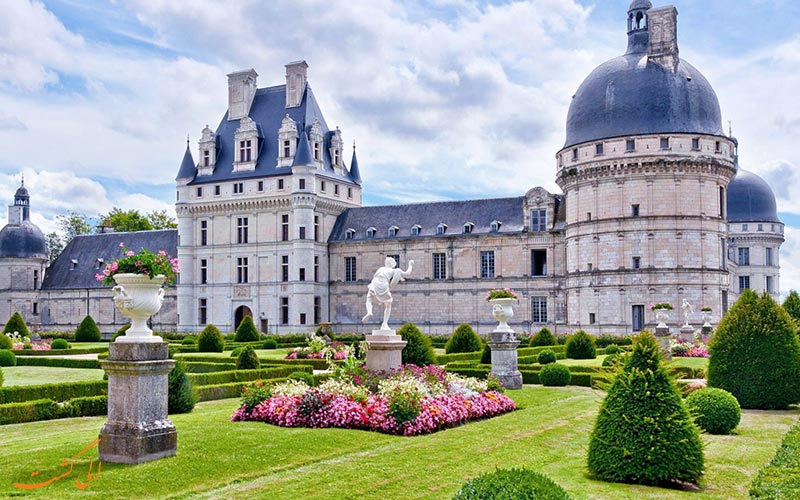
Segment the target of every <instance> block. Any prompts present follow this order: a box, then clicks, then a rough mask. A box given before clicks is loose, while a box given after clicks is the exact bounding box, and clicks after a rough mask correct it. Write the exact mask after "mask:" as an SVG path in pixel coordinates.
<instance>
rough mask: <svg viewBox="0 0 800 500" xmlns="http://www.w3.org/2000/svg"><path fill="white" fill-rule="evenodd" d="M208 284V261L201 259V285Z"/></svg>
mask: <svg viewBox="0 0 800 500" xmlns="http://www.w3.org/2000/svg"><path fill="white" fill-rule="evenodd" d="M206 283H208V259H200V284H201V285H205V284H206Z"/></svg>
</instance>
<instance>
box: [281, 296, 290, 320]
mask: <svg viewBox="0 0 800 500" xmlns="http://www.w3.org/2000/svg"><path fill="white" fill-rule="evenodd" d="M281 324H282V325H288V324H289V297H281Z"/></svg>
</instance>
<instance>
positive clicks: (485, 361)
mask: <svg viewBox="0 0 800 500" xmlns="http://www.w3.org/2000/svg"><path fill="white" fill-rule="evenodd" d="M481 364H482V365H490V364H492V348H491V347H489V344H488V343H486V344H485V345H484V346H483V352H481Z"/></svg>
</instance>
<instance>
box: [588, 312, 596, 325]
mask: <svg viewBox="0 0 800 500" xmlns="http://www.w3.org/2000/svg"><path fill="white" fill-rule="evenodd" d="M595 323H597V315H596V314H595V313H589V324H590V325H593V324H595Z"/></svg>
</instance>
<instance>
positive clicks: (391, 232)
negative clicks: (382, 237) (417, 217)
mask: <svg viewBox="0 0 800 500" xmlns="http://www.w3.org/2000/svg"><path fill="white" fill-rule="evenodd" d="M398 229H400V228H399V227H397V226H391V227H390V228H389V230H388V231H386V236H388V237H389V238H394V237H395V236H397V230H398Z"/></svg>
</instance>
